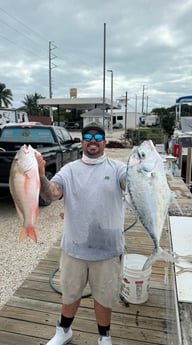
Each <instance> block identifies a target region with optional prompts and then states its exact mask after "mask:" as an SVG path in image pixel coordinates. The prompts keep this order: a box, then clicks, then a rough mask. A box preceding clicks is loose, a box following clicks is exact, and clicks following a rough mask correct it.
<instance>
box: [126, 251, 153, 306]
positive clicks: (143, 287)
mask: <svg viewBox="0 0 192 345" xmlns="http://www.w3.org/2000/svg"><path fill="white" fill-rule="evenodd" d="M146 260H147V257H146V256H144V255H139V254H127V255H124V260H123V279H122V285H121V294H120V297H121V299H123V300H124V301H125V302H129V303H133V304H140V303H144V302H146V301H147V300H148V298H149V280H150V275H151V267H149V268H148V269H146V270H143V265H144V263H145V262H146Z"/></svg>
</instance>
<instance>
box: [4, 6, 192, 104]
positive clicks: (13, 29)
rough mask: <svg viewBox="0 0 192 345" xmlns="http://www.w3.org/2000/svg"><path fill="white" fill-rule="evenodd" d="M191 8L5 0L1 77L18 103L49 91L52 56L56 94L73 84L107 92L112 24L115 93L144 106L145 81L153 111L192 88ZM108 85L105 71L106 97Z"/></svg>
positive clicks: (84, 90)
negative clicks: (32, 95) (15, 1)
mask: <svg viewBox="0 0 192 345" xmlns="http://www.w3.org/2000/svg"><path fill="white" fill-rule="evenodd" d="M191 10H192V0H183V1H182V3H181V2H180V1H179V0H169V1H167V0H156V1H154V0H135V1H131V0H118V1H117V0H110V1H109V0H105V1H103V0H97V1H94V2H93V1H90V0H81V1H79V0H71V1H70V2H69V1H67V0H55V1H54V2H53V1H50V0H42V1H40V2H39V1H37V0H33V1H32V2H26V1H24V0H18V1H17V5H15V6H13V2H12V0H6V1H5V0H2V1H1V5H0V75H1V79H0V82H3V83H5V84H6V86H7V88H10V89H11V90H12V92H13V97H14V103H13V104H14V106H20V105H21V104H22V100H23V99H24V98H25V96H26V95H27V94H33V93H35V92H37V93H38V94H41V95H42V96H44V97H49V56H50V57H51V60H50V61H51V76H52V79H51V81H52V91H53V97H69V90H70V88H71V87H77V94H78V97H89V96H90V97H91V96H95V97H102V93H103V91H102V87H103V47H104V23H106V69H112V70H113V76H114V92H113V94H114V98H115V99H117V98H119V97H121V96H122V95H125V92H126V91H127V92H128V95H129V102H130V106H131V107H134V102H135V97H136V95H137V97H138V108H139V107H140V108H141V99H142V90H143V85H145V92H146V95H145V96H146V97H148V107H149V110H151V109H152V108H154V107H156V106H162V107H163V106H165V107H167V106H171V105H173V104H174V103H175V100H176V98H178V97H180V96H182V95H188V94H190V93H191V84H192V64H191V53H192V44H191V43H192V42H191V40H192V38H191V29H192V24H191ZM49 42H51V50H50V51H49V47H50V43H49ZM49 54H50V55H49ZM110 85H111V83H110V73H108V72H106V96H107V97H110V91H111V90H110Z"/></svg>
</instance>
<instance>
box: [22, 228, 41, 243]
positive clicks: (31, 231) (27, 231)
mask: <svg viewBox="0 0 192 345" xmlns="http://www.w3.org/2000/svg"><path fill="white" fill-rule="evenodd" d="M26 237H30V238H31V239H32V240H33V241H34V242H35V243H37V235H36V232H35V228H34V226H26V227H23V228H21V230H20V232H19V242H20V241H22V240H24V239H25V238H26Z"/></svg>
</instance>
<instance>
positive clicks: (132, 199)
mask: <svg viewBox="0 0 192 345" xmlns="http://www.w3.org/2000/svg"><path fill="white" fill-rule="evenodd" d="M126 188H127V192H128V198H129V200H128V203H129V204H130V203H131V208H132V210H133V211H134V213H135V214H136V216H137V218H138V219H139V220H140V222H141V223H142V225H143V226H144V228H145V230H146V231H147V234H148V235H149V236H150V237H151V239H152V241H153V243H154V251H153V253H152V254H151V255H150V256H149V257H148V259H147V260H146V262H145V264H144V267H143V269H147V268H149V267H150V266H151V265H152V263H153V262H155V261H156V260H161V259H163V260H166V261H171V262H173V257H172V255H171V254H169V253H168V252H166V251H165V250H163V249H162V248H161V247H160V245H159V241H160V238H161V234H162V231H163V225H164V222H165V218H166V216H167V213H168V208H169V203H170V199H171V191H170V189H169V186H168V184H167V179H166V174H165V171H164V166H163V161H162V159H161V156H160V155H159V153H158V152H157V151H156V149H155V146H154V145H153V142H152V141H151V140H147V141H144V142H143V143H142V144H141V145H140V146H138V147H137V148H135V149H133V150H132V152H131V154H130V156H129V158H128V162H127V174H126Z"/></svg>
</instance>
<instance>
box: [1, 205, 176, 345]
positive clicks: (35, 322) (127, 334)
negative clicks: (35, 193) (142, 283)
mask: <svg viewBox="0 0 192 345" xmlns="http://www.w3.org/2000/svg"><path fill="white" fill-rule="evenodd" d="M134 220H135V217H134V216H133V214H132V213H131V212H130V211H127V214H126V222H125V229H127V228H129V229H128V230H127V231H126V232H125V238H126V250H127V252H128V253H137V254H143V255H147V256H148V255H149V254H150V253H151V252H152V249H153V244H152V241H151V239H150V238H149V237H148V235H147V234H146V233H145V231H144V229H143V227H142V226H141V224H140V223H139V221H138V222H137V223H136V224H135V225H134V226H133V227H131V224H133V222H134ZM161 245H162V247H163V248H168V249H169V248H170V239H169V231H168V222H166V224H165V227H164V231H163V236H162V239H161ZM58 262H59V243H56V244H55V245H54V246H53V247H52V248H51V250H50V251H49V252H48V254H47V256H46V257H45V258H44V259H43V260H41V261H40V262H39V264H38V266H37V267H36V268H35V270H34V271H33V272H32V273H31V274H29V276H28V278H27V279H26V280H25V281H24V283H23V284H22V285H21V287H20V288H18V290H17V291H16V293H15V294H14V296H12V297H11V298H10V300H9V301H8V302H7V303H6V305H5V306H4V307H3V308H2V309H1V310H0V344H1V345H26V344H27V345H44V344H46V343H47V341H48V340H49V339H50V338H51V337H52V336H53V334H54V332H55V325H56V322H57V320H58V318H59V317H60V307H61V295H60V294H59V293H56V292H55V291H54V290H53V289H52V288H51V286H50V282H49V277H50V273H51V272H53V271H54V270H55V269H57V267H58ZM69 274H70V272H69ZM57 275H58V273H57V274H56V276H55V278H54V279H53V283H54V284H55V286H57V285H58V277H57ZM176 306H177V303H175V281H174V274H173V267H172V264H167V263H165V262H160V261H158V262H156V263H155V264H154V265H153V268H152V274H151V278H150V291H149V299H148V301H147V302H146V303H144V304H125V303H124V302H122V301H121V300H120V299H119V303H118V305H117V306H116V307H115V308H114V309H113V316H112V324H111V335H112V340H113V345H158V344H161V345H171V344H172V345H177V344H180V343H179V331H178V315H177V307H176ZM73 331H74V332H73V333H74V335H73V340H72V342H71V344H73V345H87V344H89V345H94V344H97V337H98V335H97V326H96V322H95V315H94V310H93V301H92V298H91V297H89V298H83V299H82V303H81V306H80V308H79V310H78V313H77V316H76V318H75V320H74V323H73Z"/></svg>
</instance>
